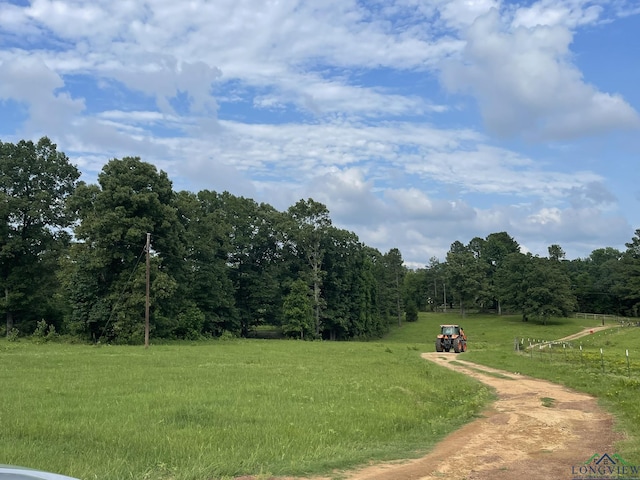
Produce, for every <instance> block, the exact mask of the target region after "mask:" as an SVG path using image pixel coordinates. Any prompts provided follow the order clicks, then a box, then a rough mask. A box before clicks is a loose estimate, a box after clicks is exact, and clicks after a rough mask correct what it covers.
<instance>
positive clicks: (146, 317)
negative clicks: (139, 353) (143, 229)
mask: <svg viewBox="0 0 640 480" xmlns="http://www.w3.org/2000/svg"><path fill="white" fill-rule="evenodd" d="M146 250H147V294H146V297H145V307H144V348H149V306H150V303H151V300H150V290H151V288H150V285H149V283H150V282H149V279H150V277H151V275H150V270H151V260H150V253H149V251H150V250H151V234H150V233H147V247H146Z"/></svg>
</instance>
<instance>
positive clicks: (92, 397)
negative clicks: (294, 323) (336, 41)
mask: <svg viewBox="0 0 640 480" xmlns="http://www.w3.org/2000/svg"><path fill="white" fill-rule="evenodd" d="M445 322H446V323H450V322H455V323H461V324H462V325H463V326H464V327H465V330H466V332H467V334H468V336H469V352H468V353H466V354H464V355H465V359H467V360H471V361H477V362H480V363H486V364H488V365H491V366H495V367H499V368H504V369H507V370H511V371H519V372H522V373H526V374H530V375H533V376H538V377H540V378H547V379H551V380H554V381H557V382H561V383H565V384H567V385H570V386H573V387H574V388H578V389H581V390H585V391H590V392H592V393H594V394H597V395H598V396H599V397H600V398H602V401H603V402H604V404H605V406H606V407H607V408H608V409H609V410H610V411H612V412H613V413H615V414H616V415H617V416H618V418H619V419H620V425H621V426H623V427H624V428H626V429H628V430H629V431H630V432H631V431H633V430H637V428H638V426H640V417H639V415H638V412H637V408H636V407H635V406H633V405H629V402H630V400H631V398H633V396H634V395H637V392H638V387H637V384H636V383H635V382H638V378H637V377H636V378H634V377H633V376H632V377H631V378H627V377H623V376H621V375H612V374H609V375H602V374H601V373H598V370H597V369H595V371H587V370H586V369H587V368H588V367H584V368H585V371H584V372H581V371H579V370H576V369H573V368H571V369H568V368H566V365H564V364H563V363H562V362H561V361H560V360H561V359H560V358H557V359H556V360H553V361H547V362H542V361H532V360H531V359H529V358H527V357H526V355H523V354H517V353H514V352H513V339H514V337H515V336H526V335H532V336H533V334H534V333H535V334H536V335H539V336H542V337H545V338H547V339H553V338H560V337H563V336H566V335H569V334H572V333H575V332H577V331H579V330H580V329H582V328H583V327H590V326H595V325H597V324H599V322H598V321H594V320H585V319H562V320H557V321H555V322H551V324H550V325H547V326H542V325H538V324H534V323H522V322H520V321H519V319H518V318H517V317H500V318H498V317H490V316H473V315H470V316H467V317H466V318H464V319H461V318H459V317H457V316H456V315H455V314H447V315H446V316H445V315H443V314H421V317H420V320H419V321H418V322H416V323H412V324H404V325H403V326H402V327H401V328H395V329H394V330H393V331H392V332H391V333H390V334H389V335H388V336H387V338H385V339H383V340H381V341H373V342H368V343H365V342H348V343H347V342H345V343H336V342H301V341H292V340H258V339H251V340H227V341H207V342H191V343H188V342H184V343H177V344H166V345H152V346H151V348H149V349H148V350H145V349H144V348H142V347H131V346H108V345H102V346H89V345H67V344H57V343H44V344H34V343H31V342H30V341H29V340H28V339H22V340H21V341H20V342H7V341H6V340H0V385H1V388H0V401H1V402H2V408H1V409H0V425H2V428H1V429H0V463H10V464H17V465H26V466H30V467H34V468H41V469H44V470H49V471H56V472H60V473H64V474H67V475H71V476H75V477H78V478H82V479H85V480H89V479H96V480H97V479H100V480H102V479H105V480H109V479H113V480H122V479H132V480H133V479H135V480H138V479H150V480H155V479H165V480H169V479H171V480H205V479H206V480H209V479H221V478H233V477H234V476H241V475H264V477H265V478H267V477H268V476H269V475H294V476H304V475H312V474H320V473H327V472H331V471H334V470H341V469H348V468H353V467H354V466H357V465H361V464H363V463H367V462H370V461H383V460H391V459H399V458H409V457H415V456H419V455H421V454H423V453H425V452H426V451H428V449H429V448H431V447H432V446H433V445H434V444H435V443H436V442H437V441H439V440H440V439H441V438H442V437H443V436H444V435H446V434H447V433H449V432H451V431H453V430H454V429H456V428H457V427H459V426H460V425H461V424H462V423H464V422H467V421H470V420H472V419H473V418H474V417H476V416H477V415H478V414H479V413H480V412H481V410H482V408H483V407H484V406H485V405H486V404H487V403H488V402H489V401H490V400H491V398H492V392H491V391H490V390H489V389H488V388H487V387H484V386H482V385H481V384H478V383H477V382H475V381H472V380H471V379H468V378H467V377H464V376H463V375H458V374H456V373H453V372H449V371H446V370H443V369H441V368H440V367H437V366H435V365H432V364H430V363H427V362H425V361H424V360H422V359H420V353H421V352H423V351H432V350H433V348H434V339H435V334H436V332H437V331H438V325H439V324H440V323H445ZM622 332H630V333H627V334H625V333H616V332H614V331H611V332H609V333H607V335H605V334H602V335H598V334H594V335H592V336H590V337H589V342H590V344H589V348H598V345H599V342H602V343H604V342H609V343H610V344H611V343H618V342H619V341H622V340H625V341H627V342H628V343H633V342H635V345H637V346H640V335H638V333H636V332H640V329H634V328H627V329H624V330H623V331H622ZM616 334H619V335H623V337H622V338H620V339H618V338H615V335H616ZM636 335H637V336H636ZM624 348H633V347H631V346H626V347H624ZM638 375H639V376H640V372H639V373H638ZM633 443H634V442H633V441H629V442H626V443H625V444H624V445H621V448H620V450H619V452H618V453H620V454H621V455H622V456H623V457H625V458H627V457H629V458H627V459H629V460H633V459H634V458H635V459H637V458H638V451H637V449H636V448H637V447H634V444H633Z"/></svg>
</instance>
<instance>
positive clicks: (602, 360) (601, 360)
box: [600, 349, 604, 373]
mask: <svg viewBox="0 0 640 480" xmlns="http://www.w3.org/2000/svg"><path fill="white" fill-rule="evenodd" d="M600 364H601V365H602V373H604V355H603V354H602V349H600Z"/></svg>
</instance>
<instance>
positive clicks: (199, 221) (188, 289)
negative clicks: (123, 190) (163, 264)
mask: <svg viewBox="0 0 640 480" xmlns="http://www.w3.org/2000/svg"><path fill="white" fill-rule="evenodd" d="M176 205H177V208H178V218H179V219H180V221H181V223H182V225H183V229H184V245H185V256H184V264H183V266H182V270H183V275H182V277H181V278H180V288H179V290H180V295H181V296H182V297H183V298H184V299H186V300H187V301H188V302H192V303H193V306H192V308H191V309H189V313H188V314H187V313H184V314H183V316H178V317H174V318H175V325H174V327H173V330H174V331H173V335H174V336H176V337H179V338H180V337H185V336H195V335H196V333H197V335H214V336H218V335H220V334H221V333H222V332H224V331H229V332H238V331H239V330H240V328H239V325H240V319H239V314H238V311H237V308H236V304H235V302H236V300H235V288H234V285H233V281H232V279H231V275H230V274H231V269H230V267H229V259H230V252H231V248H232V246H231V230H232V225H231V224H230V223H229V222H228V212H227V211H226V210H225V209H224V206H225V205H224V203H223V201H222V198H221V196H220V195H218V194H216V193H215V192H211V191H208V190H204V191H201V192H198V193H197V194H194V193H190V192H179V193H178V194H177V196H176ZM190 319H202V322H201V323H199V324H198V325H199V327H200V329H199V331H198V332H196V331H195V327H194V322H193V321H189V320H190ZM181 320H184V321H186V323H185V322H183V321H181Z"/></svg>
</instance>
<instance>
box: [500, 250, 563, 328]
mask: <svg viewBox="0 0 640 480" xmlns="http://www.w3.org/2000/svg"><path fill="white" fill-rule="evenodd" d="M496 284H497V286H498V289H499V293H500V296H501V298H503V299H504V302H505V304H506V305H507V306H509V307H511V308H513V309H514V310H518V311H520V312H521V313H522V320H523V321H527V320H529V319H531V318H533V319H536V320H539V321H541V322H542V323H544V324H546V323H547V321H548V319H549V318H550V317H552V316H558V317H565V316H568V315H569V314H570V313H572V312H573V311H574V310H575V307H576V300H575V295H574V294H573V291H572V289H571V280H570V278H569V276H568V275H567V274H566V273H565V272H564V271H563V269H562V268H561V266H560V265H559V263H558V262H555V261H553V260H549V259H547V258H540V257H534V256H533V255H531V254H526V255H524V254H521V253H512V254H510V255H508V256H507V257H506V259H505V264H504V266H503V268H501V269H500V270H499V272H498V273H497V274H496Z"/></svg>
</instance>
